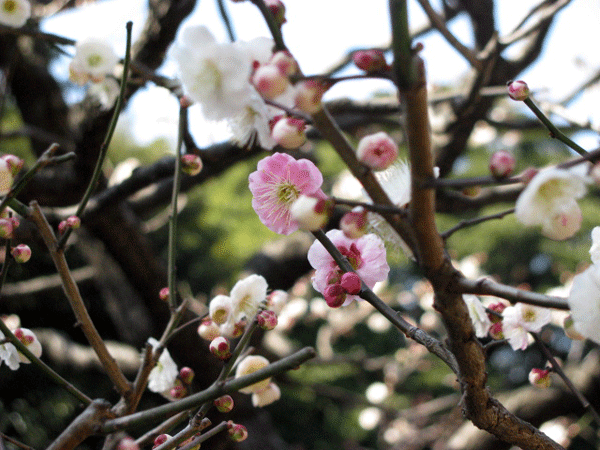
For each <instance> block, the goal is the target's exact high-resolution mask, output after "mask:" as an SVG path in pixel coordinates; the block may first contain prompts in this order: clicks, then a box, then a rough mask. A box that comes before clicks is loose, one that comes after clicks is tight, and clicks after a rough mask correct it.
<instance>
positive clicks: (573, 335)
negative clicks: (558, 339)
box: [563, 314, 585, 341]
mask: <svg viewBox="0 0 600 450" xmlns="http://www.w3.org/2000/svg"><path fill="white" fill-rule="evenodd" d="M563 326H564V328H565V334H566V335H567V337H568V338H569V339H573V340H574V341H583V340H585V336H583V335H582V334H581V333H579V331H577V329H576V328H575V323H574V322H573V317H571V315H570V314H569V315H568V316H567V317H565V321H564V323H563Z"/></svg>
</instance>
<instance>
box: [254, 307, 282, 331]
mask: <svg viewBox="0 0 600 450" xmlns="http://www.w3.org/2000/svg"><path fill="white" fill-rule="evenodd" d="M256 320H257V322H258V326H259V327H261V328H262V329H263V330H267V331H269V330H272V329H273V328H275V327H276V326H277V314H275V312H273V311H271V310H268V309H267V310H264V311H261V312H259V313H258V315H257V316H256Z"/></svg>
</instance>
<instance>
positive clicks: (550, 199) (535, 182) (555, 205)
mask: <svg viewBox="0 0 600 450" xmlns="http://www.w3.org/2000/svg"><path fill="white" fill-rule="evenodd" d="M585 193H586V188H585V179H584V178H583V177H581V176H579V175H577V174H575V173H573V172H570V171H568V170H565V169H558V168H555V167H553V168H548V169H544V170H542V171H540V172H539V173H538V174H537V175H536V176H534V177H533V179H532V180H531V181H530V182H529V184H528V185H527V187H526V188H525V189H524V190H523V192H521V195H519V198H518V199H517V203H516V210H515V214H516V217H517V219H518V220H519V221H520V222H521V223H522V224H523V225H527V226H535V225H541V226H542V234H543V235H544V236H546V237H549V238H550V239H555V240H563V239H567V238H569V237H571V236H573V235H574V234H575V233H576V232H577V231H578V230H579V228H580V226H581V219H582V216H581V210H580V209H579V205H578V204H577V201H576V199H578V198H581V197H583V196H584V195H585Z"/></svg>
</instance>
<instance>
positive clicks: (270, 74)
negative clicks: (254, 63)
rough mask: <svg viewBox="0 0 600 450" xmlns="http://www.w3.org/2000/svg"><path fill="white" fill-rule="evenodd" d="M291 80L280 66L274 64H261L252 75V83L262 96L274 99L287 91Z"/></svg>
mask: <svg viewBox="0 0 600 450" xmlns="http://www.w3.org/2000/svg"><path fill="white" fill-rule="evenodd" d="M289 84H290V81H289V79H288V77H287V76H286V75H285V73H283V72H282V71H281V70H279V68H278V67H277V66H275V65H273V64H264V65H262V66H259V67H258V68H257V69H256V70H255V71H254V74H253V75H252V85H253V86H254V87H255V88H256V90H257V91H258V93H259V94H260V95H261V97H263V98H265V99H267V100H273V99H274V98H276V97H279V96H280V95H281V94H283V93H284V92H285V90H286V89H287V87H288V85H289Z"/></svg>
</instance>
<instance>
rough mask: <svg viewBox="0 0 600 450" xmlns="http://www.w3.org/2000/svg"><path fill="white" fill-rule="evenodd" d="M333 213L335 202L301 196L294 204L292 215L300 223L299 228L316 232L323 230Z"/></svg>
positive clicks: (291, 208) (291, 209)
mask: <svg viewBox="0 0 600 450" xmlns="http://www.w3.org/2000/svg"><path fill="white" fill-rule="evenodd" d="M332 211H333V202H331V201H330V200H325V199H322V198H315V197H310V196H307V195H304V194H302V195H300V197H298V199H297V200H296V201H295V202H294V203H292V206H291V207H290V214H291V216H292V218H293V219H294V220H295V221H296V222H297V223H298V228H300V229H301V230H306V231H316V230H320V229H321V228H323V227H324V226H325V225H326V224H327V222H328V221H329V217H330V216H331V213H332Z"/></svg>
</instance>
